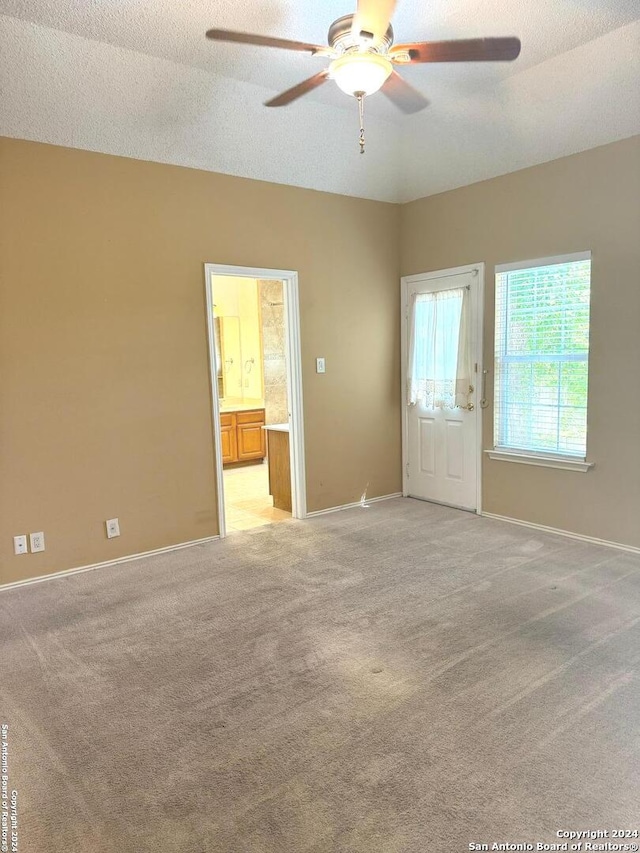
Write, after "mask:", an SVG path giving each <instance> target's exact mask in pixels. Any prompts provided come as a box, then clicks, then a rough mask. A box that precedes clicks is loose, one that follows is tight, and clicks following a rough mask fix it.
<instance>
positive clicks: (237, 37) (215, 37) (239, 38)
mask: <svg viewBox="0 0 640 853" xmlns="http://www.w3.org/2000/svg"><path fill="white" fill-rule="evenodd" d="M207 38H208V39H211V40H212V41H233V42H238V43H240V44H256V45H259V46H260V47H279V48H281V49H282V50H302V51H309V52H310V53H317V52H318V51H319V50H326V46H324V47H323V46H322V45H320V44H308V43H307V42H305V41H290V40H289V39H277V38H272V37H271V36H256V35H253V33H237V32H235V31H234V30H207Z"/></svg>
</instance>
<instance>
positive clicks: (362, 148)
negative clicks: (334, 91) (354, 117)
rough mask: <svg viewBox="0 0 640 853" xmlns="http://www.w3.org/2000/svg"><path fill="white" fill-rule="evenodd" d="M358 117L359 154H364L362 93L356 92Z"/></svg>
mask: <svg viewBox="0 0 640 853" xmlns="http://www.w3.org/2000/svg"><path fill="white" fill-rule="evenodd" d="M356 99H357V101H358V116H359V118H360V140H359V141H360V153H361V154H364V93H363V92H356Z"/></svg>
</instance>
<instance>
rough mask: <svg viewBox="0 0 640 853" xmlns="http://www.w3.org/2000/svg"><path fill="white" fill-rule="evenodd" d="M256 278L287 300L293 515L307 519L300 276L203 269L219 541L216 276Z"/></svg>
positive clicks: (221, 480) (221, 485)
mask: <svg viewBox="0 0 640 853" xmlns="http://www.w3.org/2000/svg"><path fill="white" fill-rule="evenodd" d="M216 275H225V276H235V277H237V278H255V279H262V280H263V281H281V282H282V293H283V300H284V325H285V349H286V358H285V361H286V366H287V402H288V408H289V454H290V461H291V509H292V512H291V515H292V517H293V518H306V517H307V490H306V477H305V464H304V426H303V407H302V353H301V347H300V299H299V292H298V273H297V272H296V271H295V270H274V269H266V268H263V267H236V266H229V265H227V264H211V263H206V264H205V265H204V278H205V293H206V304H207V338H208V342H209V382H210V387H211V400H212V413H211V414H212V418H213V444H214V451H215V453H214V456H215V464H216V486H217V502H218V528H219V534H220V538H221V539H223V538H224V537H225V536H226V535H227V526H226V519H225V509H224V476H223V466H222V439H221V427H220V398H219V396H218V382H217V376H218V369H217V368H218V365H217V363H216V347H215V333H216V332H215V324H214V322H213V306H214V298H213V276H216Z"/></svg>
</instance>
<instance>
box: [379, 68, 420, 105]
mask: <svg viewBox="0 0 640 853" xmlns="http://www.w3.org/2000/svg"><path fill="white" fill-rule="evenodd" d="M380 91H381V92H382V93H383V94H384V95H386V96H387V98H389V100H390V101H392V102H393V103H394V104H395V105H396V107H398V108H399V109H401V110H402V112H403V113H417V112H419V111H420V110H423V109H424V108H425V107H428V106H429V101H428V100H427V99H426V98H425V96H424V95H422V94H421V93H420V92H418V90H417V89H414V88H413V86H410V85H409V84H408V83H407V81H406V80H405V79H404V78H402V77H401V76H400V75H399V74H398V72H397V71H392V72H391V76H390V77H388V78H387V81H386V83H385V84H384V85H383V87H382V89H381V90H380Z"/></svg>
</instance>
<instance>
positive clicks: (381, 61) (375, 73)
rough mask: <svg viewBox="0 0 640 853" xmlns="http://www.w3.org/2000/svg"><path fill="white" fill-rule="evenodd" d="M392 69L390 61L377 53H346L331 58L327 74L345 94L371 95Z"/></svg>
mask: <svg viewBox="0 0 640 853" xmlns="http://www.w3.org/2000/svg"><path fill="white" fill-rule="evenodd" d="M392 69H393V66H392V65H391V62H389V60H388V59H387V58H386V57H384V56H381V55H380V54H378V53H347V54H345V55H344V56H339V57H338V59H334V60H333V62H332V63H331V65H330V66H329V76H330V77H331V78H332V79H333V80H335V81H336V83H337V84H338V86H339V87H340V88H341V89H342V91H343V92H345V93H346V94H347V95H355V94H357V93H360V92H361V93H362V94H363V95H373V93H374V92H377V91H378V89H380V87H381V86H382V85H383V84H384V83H385V81H386V79H387V77H388V76H389V75H390V74H391V71H392Z"/></svg>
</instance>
